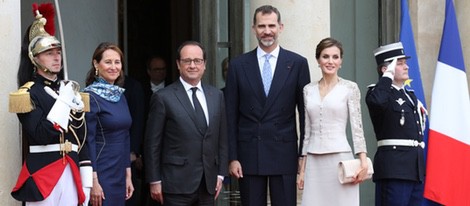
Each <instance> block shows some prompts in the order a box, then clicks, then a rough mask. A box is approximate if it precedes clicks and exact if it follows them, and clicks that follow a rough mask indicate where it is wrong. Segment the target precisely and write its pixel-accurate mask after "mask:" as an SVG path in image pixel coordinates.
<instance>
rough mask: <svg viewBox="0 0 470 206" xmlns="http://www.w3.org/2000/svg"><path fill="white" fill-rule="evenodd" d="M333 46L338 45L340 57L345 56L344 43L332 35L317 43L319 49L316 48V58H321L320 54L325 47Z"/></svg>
mask: <svg viewBox="0 0 470 206" xmlns="http://www.w3.org/2000/svg"><path fill="white" fill-rule="evenodd" d="M333 46H335V47H338V49H339V52H340V55H341V56H340V57H341V58H343V44H341V42H339V41H338V40H336V39H333V38H331V37H328V38H324V39H322V40H321V41H320V42H319V43H318V44H317V49H316V50H315V58H316V59H318V58H320V54H321V52H322V51H323V50H324V49H326V48H330V47H333Z"/></svg>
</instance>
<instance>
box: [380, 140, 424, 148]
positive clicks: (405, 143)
mask: <svg viewBox="0 0 470 206" xmlns="http://www.w3.org/2000/svg"><path fill="white" fill-rule="evenodd" d="M377 146H379V147H381V146H408V147H418V146H420V147H421V148H423V149H424V147H425V146H426V144H425V143H424V142H418V140H414V139H384V140H379V141H378V142H377Z"/></svg>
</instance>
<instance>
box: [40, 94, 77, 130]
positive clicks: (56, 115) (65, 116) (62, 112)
mask: <svg viewBox="0 0 470 206" xmlns="http://www.w3.org/2000/svg"><path fill="white" fill-rule="evenodd" d="M44 90H46V92H47V93H48V94H49V95H51V94H52V93H53V94H55V96H57V94H56V93H55V92H54V91H52V89H51V88H50V87H44ZM51 96H52V97H54V96H53V95H51ZM56 98H58V97H56ZM70 110H71V109H70V106H69V105H67V104H66V103H65V102H63V101H60V100H58V99H57V100H56V101H55V103H54V105H52V108H51V110H50V111H49V113H48V114H47V120H49V121H50V122H52V124H58V125H59V126H60V127H61V128H62V129H63V130H64V131H67V130H68V125H69V118H70Z"/></svg>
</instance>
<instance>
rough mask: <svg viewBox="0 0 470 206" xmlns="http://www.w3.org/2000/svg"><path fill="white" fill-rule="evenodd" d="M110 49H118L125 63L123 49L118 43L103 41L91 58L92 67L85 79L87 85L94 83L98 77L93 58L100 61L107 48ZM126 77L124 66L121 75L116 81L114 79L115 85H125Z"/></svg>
mask: <svg viewBox="0 0 470 206" xmlns="http://www.w3.org/2000/svg"><path fill="white" fill-rule="evenodd" d="M109 49H111V50H114V51H116V52H117V53H118V54H119V56H120V57H121V62H122V63H123V60H124V55H123V53H122V51H121V49H119V47H118V46H117V45H116V44H113V43H110V42H103V43H101V44H99V45H98V47H96V49H95V52H94V53H93V57H92V59H91V68H90V70H89V71H88V73H87V76H86V79H85V85H86V86H88V85H90V84H92V83H93V82H94V81H95V80H96V78H97V76H96V75H95V66H94V64H93V60H95V61H96V62H100V61H101V59H102V58H103V53H104V52H105V51H106V50H109ZM123 64H124V63H123ZM124 78H125V77H124V68H122V69H121V72H120V74H119V77H118V78H117V79H116V81H114V85H118V86H120V87H123V86H124Z"/></svg>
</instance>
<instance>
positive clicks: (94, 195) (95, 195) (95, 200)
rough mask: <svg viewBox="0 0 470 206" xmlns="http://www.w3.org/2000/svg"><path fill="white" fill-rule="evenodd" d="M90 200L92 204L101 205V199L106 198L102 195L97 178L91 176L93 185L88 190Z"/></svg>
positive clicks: (94, 205)
mask: <svg viewBox="0 0 470 206" xmlns="http://www.w3.org/2000/svg"><path fill="white" fill-rule="evenodd" d="M90 194H91V195H90V202H91V205H93V206H102V205H103V200H104V199H106V198H105V197H104V192H103V188H101V185H100V183H99V181H98V178H96V177H93V187H92V188H91V192H90Z"/></svg>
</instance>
